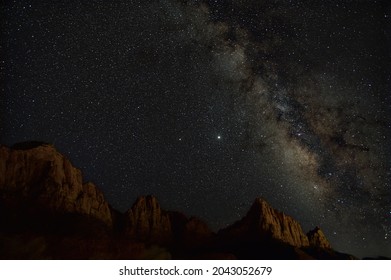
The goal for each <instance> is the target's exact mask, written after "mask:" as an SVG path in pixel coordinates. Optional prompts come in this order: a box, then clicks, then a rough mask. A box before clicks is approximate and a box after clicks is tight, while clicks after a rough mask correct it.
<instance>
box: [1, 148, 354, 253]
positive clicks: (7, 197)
mask: <svg viewBox="0 0 391 280" xmlns="http://www.w3.org/2000/svg"><path fill="white" fill-rule="evenodd" d="M0 194H1V196H0V206H1V210H3V211H2V213H3V214H2V215H1V220H2V224H5V225H7V226H8V227H10V228H11V232H14V233H15V231H16V232H17V234H21V235H23V236H25V234H26V231H27V232H30V231H31V232H33V233H34V235H37V234H38V235H39V236H42V235H43V236H44V239H45V242H46V243H48V242H47V241H46V240H47V239H50V238H51V237H52V232H53V230H54V229H53V228H52V226H51V225H52V224H56V225H57V228H59V229H61V228H62V227H63V226H64V224H69V226H68V228H67V229H66V230H64V231H61V230H58V232H56V231H55V232H56V234H58V235H59V236H62V237H63V239H60V240H61V241H62V240H64V239H65V240H67V238H68V237H69V232H72V234H73V235H72V236H78V237H79V236H80V232H83V234H84V235H83V237H82V239H83V238H84V239H85V242H86V244H88V242H90V241H91V240H92V241H91V242H92V243H94V242H97V243H99V242H100V243H99V244H101V245H102V246H103V247H104V249H102V251H103V252H105V253H104V254H103V255H102V256H101V257H99V256H96V255H94V256H95V258H112V255H111V254H112V252H109V253H108V252H106V251H105V250H109V249H107V248H106V247H105V246H107V247H109V246H108V244H109V243H110V244H112V243H115V244H117V245H115V246H114V247H115V248H117V251H118V252H117V255H115V257H117V258H122V257H124V258H132V257H133V258H148V254H146V253H145V252H146V251H148V250H150V248H155V247H154V246H158V248H160V249H159V250H162V251H159V254H158V255H159V256H161V257H162V256H164V257H165V258H238V257H239V258H250V257H251V258H253V257H254V258H268V256H271V257H272V258H305V259H308V258H353V257H352V256H350V255H344V254H340V253H338V252H335V251H334V250H333V249H332V248H331V245H330V243H329V242H328V241H327V239H326V237H325V236H324V234H323V232H322V231H321V230H320V228H318V227H316V228H315V229H314V230H312V231H310V232H309V233H308V234H305V233H304V232H303V230H302V228H301V226H300V224H299V223H298V222H297V221H296V220H295V219H293V218H292V217H290V216H288V215H285V214H284V213H282V212H279V211H277V210H276V209H274V208H272V207H271V206H270V205H269V204H268V203H267V202H266V201H265V200H264V199H262V198H257V199H256V200H255V201H254V203H253V205H252V206H251V208H250V210H249V211H248V213H247V214H246V215H245V216H244V217H243V218H242V219H241V220H240V221H237V222H236V223H234V224H232V225H230V226H228V227H226V228H224V229H220V230H219V231H218V232H217V233H216V232H213V231H212V230H210V229H209V227H208V225H207V224H206V223H205V222H204V221H202V220H200V219H198V218H196V217H190V218H189V217H187V216H186V215H184V214H182V213H180V212H174V211H166V210H163V209H161V207H160V205H159V203H158V201H157V199H156V198H155V197H154V196H151V195H148V196H141V197H139V198H138V199H137V200H136V202H135V203H134V204H133V205H132V207H131V208H130V209H128V210H127V211H126V212H125V213H121V212H119V211H117V210H115V209H114V208H113V207H112V206H111V205H110V204H109V203H108V202H107V201H106V200H105V198H104V195H103V193H102V192H101V191H100V190H99V189H98V188H97V187H96V186H95V184H93V183H90V182H87V183H84V182H83V179H82V173H81V171H80V170H79V169H77V168H75V167H74V166H73V165H72V164H71V162H70V161H69V160H68V159H67V158H66V157H65V156H63V155H62V154H60V153H59V152H58V151H57V150H56V149H55V148H54V146H52V145H50V144H47V143H41V142H27V143H21V144H17V145H14V146H13V147H11V148H8V147H6V146H4V145H1V146H0ZM15 209H16V210H15ZM7 211H10V213H13V214H12V215H10V216H11V217H10V216H7V214H5V213H7ZM13 211H14V212H13ZM42 217H44V218H42ZM58 217H60V218H58ZM15 218H16V221H20V223H19V224H22V225H23V224H30V227H29V226H24V227H23V226H22V230H21V229H19V230H17V229H18V228H19V226H20V225H17V224H18V223H15ZM13 219H14V220H13ZM29 220H31V221H33V222H28V221H29ZM39 220H41V222H34V221H39ZM42 220H44V221H47V222H46V223H44V222H42ZM59 221H61V222H59ZM37 224H42V225H44V228H47V229H46V231H45V230H43V231H42V232H41V229H40V228H39V227H37V226H36V225H37ZM86 225H91V226H90V228H89V226H86ZM64 227H65V226H64ZM32 228H34V229H32ZM92 229H94V230H95V229H96V232H99V233H100V236H101V237H100V239H98V240H101V241H96V237H94V236H93V234H92V232H93V230H92ZM4 232H5V231H4ZM4 232H3V235H4ZM64 232H65V233H64ZM7 234H8V235H7ZM7 234H6V236H7V238H11V239H12V236H13V235H12V234H11V235H10V234H9V233H7ZM40 234H41V235H40ZM27 236H29V235H28V234H27ZM0 237H1V235H0ZM72 238H73V237H72ZM72 238H71V240H73V239H72ZM0 239H1V238H0ZM3 239H4V236H3ZM84 239H83V240H84ZM102 240H103V241H102ZM118 240H119V241H118ZM69 242H71V241H69ZM72 242H75V244H76V243H77V244H78V242H79V241H78V240H76V241H75V240H73V241H72ZM46 243H45V244H46ZM118 244H122V245H121V246H123V245H124V244H125V247H131V248H133V247H134V246H136V247H137V248H139V249H137V250H135V249H133V250H132V253H131V254H130V253H129V252H123V251H122V250H123V249H120V248H119V245H118ZM243 244H244V245H243ZM254 244H256V245H257V246H263V248H266V247H267V248H268V250H266V251H265V252H266V253H264V254H262V255H259V254H258V255H257V254H253V252H252V251H251V248H252V245H254ZM270 244H271V245H270ZM48 246H49V245H47V246H46V247H48ZM50 246H53V247H56V246H55V245H52V244H51V245H50ZM50 246H49V247H50ZM246 246H248V250H247V249H246V250H247V251H243V248H246ZM268 246H270V248H269V247H268ZM140 248H141V249H140ZM276 248H278V249H279V250H280V252H281V254H280V255H278V254H277V255H276V254H274V253H273V254H272V252H273V250H274V249H276ZM56 250H57V251H56V252H57V253H56V254H54V258H63V257H66V256H68V255H67V254H66V253H63V252H61V250H67V249H66V248H63V249H58V248H57V249H56ZM44 251H45V250H44ZM138 251H140V252H142V253H140V254H137V252H138ZM269 251H270V252H269ZM277 251H278V250H277ZM148 252H149V251H148ZM153 252H154V254H155V255H156V252H155V251H153ZM243 252H244V253H243ZM46 253H47V252H46V251H45V254H46ZM83 253H84V252H83ZM83 253H81V252H80V254H81V255H82V256H84V255H83ZM45 254H44V255H45ZM75 254H76V253H75ZM146 255H147V257H146ZM45 256H46V255H45ZM73 256H74V255H72V254H71V255H70V258H73Z"/></svg>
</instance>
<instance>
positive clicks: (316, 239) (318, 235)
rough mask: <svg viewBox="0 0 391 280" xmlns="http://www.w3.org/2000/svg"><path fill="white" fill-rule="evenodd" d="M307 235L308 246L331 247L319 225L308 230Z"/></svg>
mask: <svg viewBox="0 0 391 280" xmlns="http://www.w3.org/2000/svg"><path fill="white" fill-rule="evenodd" d="M307 236H308V240H309V242H310V246H312V247H319V248H324V249H331V245H330V243H329V241H328V240H327V238H326V236H325V235H324V233H323V231H322V230H321V229H320V228H319V227H316V228H315V229H313V230H311V231H310V232H308V233H307Z"/></svg>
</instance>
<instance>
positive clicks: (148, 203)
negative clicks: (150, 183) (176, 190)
mask: <svg viewBox="0 0 391 280" xmlns="http://www.w3.org/2000/svg"><path fill="white" fill-rule="evenodd" d="M137 208H148V209H160V204H159V201H158V199H157V198H156V197H155V196H153V195H145V196H144V195H143V196H139V197H138V198H137V199H136V201H135V202H134V203H133V205H132V208H131V209H130V210H132V209H133V210H134V209H137Z"/></svg>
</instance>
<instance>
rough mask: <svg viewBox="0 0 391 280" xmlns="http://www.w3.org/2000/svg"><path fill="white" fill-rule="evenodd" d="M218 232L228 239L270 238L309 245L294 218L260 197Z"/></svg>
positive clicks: (296, 244) (292, 243)
mask: <svg viewBox="0 0 391 280" xmlns="http://www.w3.org/2000/svg"><path fill="white" fill-rule="evenodd" d="M220 234H221V235H223V236H226V237H227V238H229V239H232V238H243V239H248V240H254V239H255V240H257V239H264V238H272V239H276V240H280V241H282V242H284V243H286V244H289V245H292V246H295V247H307V246H309V245H310V243H309V240H308V237H307V236H306V235H305V234H304V232H303V230H302V228H301V226H300V224H299V223H298V222H297V221H296V220H295V219H293V218H292V217H290V216H288V215H285V214H284V213H282V212H279V211H277V210H275V209H274V208H272V207H271V206H270V205H269V204H268V203H267V202H266V201H265V200H263V199H261V198H257V199H256V200H255V202H254V203H253V205H252V206H251V208H250V210H249V211H248V213H247V215H246V216H245V217H244V218H243V219H242V220H240V221H238V222H236V223H235V224H233V225H232V226H229V227H227V228H226V229H223V230H221V231H220Z"/></svg>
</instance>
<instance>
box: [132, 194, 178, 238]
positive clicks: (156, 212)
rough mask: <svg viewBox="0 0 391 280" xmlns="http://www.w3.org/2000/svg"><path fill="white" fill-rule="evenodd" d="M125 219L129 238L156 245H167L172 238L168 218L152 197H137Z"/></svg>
mask: <svg viewBox="0 0 391 280" xmlns="http://www.w3.org/2000/svg"><path fill="white" fill-rule="evenodd" d="M126 217H127V220H128V226H127V229H126V232H127V234H128V235H129V236H130V237H133V238H136V239H138V240H142V241H150V240H153V241H154V242H158V243H167V242H169V241H170V240H171V238H172V229H171V221H170V217H169V215H168V213H166V212H165V211H163V210H162V209H161V208H160V205H159V203H158V201H157V199H156V198H155V197H153V196H141V197H139V198H138V199H137V201H136V202H135V203H134V204H133V206H132V208H131V209H129V210H128V211H127V212H126Z"/></svg>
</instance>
